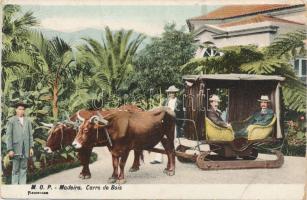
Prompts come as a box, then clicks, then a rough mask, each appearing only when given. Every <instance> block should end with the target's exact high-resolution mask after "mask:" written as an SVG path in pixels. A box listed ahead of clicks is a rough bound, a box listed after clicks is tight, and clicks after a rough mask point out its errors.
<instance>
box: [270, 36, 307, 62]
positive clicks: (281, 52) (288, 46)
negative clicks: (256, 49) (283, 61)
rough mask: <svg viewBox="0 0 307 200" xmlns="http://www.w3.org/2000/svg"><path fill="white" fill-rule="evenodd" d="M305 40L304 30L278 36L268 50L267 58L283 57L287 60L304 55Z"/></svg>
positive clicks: (306, 37)
mask: <svg viewBox="0 0 307 200" xmlns="http://www.w3.org/2000/svg"><path fill="white" fill-rule="evenodd" d="M306 39H307V33H306V30H298V31H295V32H290V33H286V34H283V35H280V36H279V37H278V38H277V39H276V40H275V41H274V42H273V43H272V44H271V45H270V46H269V48H268V50H267V53H268V55H269V56H277V57H282V56H283V57H285V58H287V59H291V58H295V57H296V56H304V55H306V49H305V44H304V40H306Z"/></svg>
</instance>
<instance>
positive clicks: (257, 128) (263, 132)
mask: <svg viewBox="0 0 307 200" xmlns="http://www.w3.org/2000/svg"><path fill="white" fill-rule="evenodd" d="M275 122H276V116H274V117H273V119H272V121H271V123H270V124H268V125H266V126H261V125H254V124H253V125H249V126H248V127H247V131H248V136H247V139H248V140H262V139H265V138H267V137H268V136H269V135H270V134H271V133H272V131H273V128H274V124H275Z"/></svg>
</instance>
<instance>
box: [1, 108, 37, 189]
mask: <svg viewBox="0 0 307 200" xmlns="http://www.w3.org/2000/svg"><path fill="white" fill-rule="evenodd" d="M15 107H16V115H15V116H13V117H11V118H10V119H9V120H8V123H7V129H6V135H7V152H8V154H9V157H10V158H12V161H13V170H12V184H26V183H27V167H28V165H27V164H28V159H29V157H31V156H33V135H32V134H33V130H32V125H31V121H30V119H28V118H27V117H25V109H26V107H27V105H26V104H24V103H22V102H19V103H17V104H16V105H15Z"/></svg>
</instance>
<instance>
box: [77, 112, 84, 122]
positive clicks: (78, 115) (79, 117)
mask: <svg viewBox="0 0 307 200" xmlns="http://www.w3.org/2000/svg"><path fill="white" fill-rule="evenodd" d="M79 112H80V110H79V111H78V112H77V117H78V119H79V120H80V121H84V118H83V117H81V116H80V114H79Z"/></svg>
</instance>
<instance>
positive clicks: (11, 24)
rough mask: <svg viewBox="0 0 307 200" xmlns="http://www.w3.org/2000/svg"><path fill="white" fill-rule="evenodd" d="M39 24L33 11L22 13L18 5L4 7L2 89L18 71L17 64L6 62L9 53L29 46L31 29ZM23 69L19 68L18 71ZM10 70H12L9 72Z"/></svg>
mask: <svg viewBox="0 0 307 200" xmlns="http://www.w3.org/2000/svg"><path fill="white" fill-rule="evenodd" d="M37 24H38V21H37V19H36V18H35V17H34V16H33V13H32V12H26V13H21V7H20V6H18V5H10V4H8V5H5V6H4V7H3V25H2V67H3V68H2V76H1V79H2V83H4V84H3V85H2V88H1V89H2V90H4V87H5V85H6V83H7V80H10V81H8V82H11V80H12V78H13V79H14V77H12V78H9V77H7V75H8V74H11V75H12V73H11V72H12V71H15V72H16V71H17V70H16V69H17V67H18V66H15V65H9V63H8V62H6V60H7V57H8V55H10V54H11V53H14V52H16V51H20V50H22V49H26V48H27V47H28V36H29V29H30V28H31V27H33V26H35V25H37ZM20 70H22V69H20V68H18V71H20ZM8 71H10V72H8Z"/></svg>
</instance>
